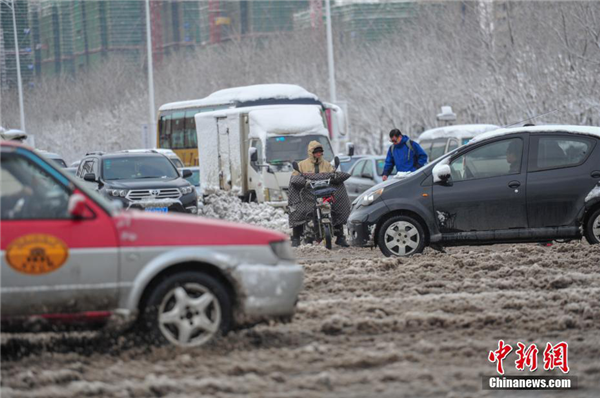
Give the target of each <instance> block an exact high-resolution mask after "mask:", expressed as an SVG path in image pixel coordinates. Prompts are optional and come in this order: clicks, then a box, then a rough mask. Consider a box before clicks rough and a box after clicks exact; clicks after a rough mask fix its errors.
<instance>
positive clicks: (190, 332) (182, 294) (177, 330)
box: [146, 272, 231, 347]
mask: <svg viewBox="0 0 600 398" xmlns="http://www.w3.org/2000/svg"><path fill="white" fill-rule="evenodd" d="M148 304H149V305H148V309H149V311H146V313H147V314H149V315H150V319H148V321H149V322H147V323H150V324H151V328H152V329H153V330H154V332H155V334H156V335H157V336H156V337H158V339H159V341H165V340H166V341H167V342H169V343H171V344H174V345H177V346H181V347H195V346H200V345H202V344H205V343H207V342H209V341H210V340H212V339H213V338H214V337H215V336H217V335H219V334H225V333H226V332H227V331H228V330H229V325H230V323H231V304H230V299H229V296H228V294H227V291H226V290H225V289H224V288H223V286H222V285H221V283H219V282H218V281H217V280H215V279H214V278H212V277H210V276H208V275H204V274H201V273H193V272H186V273H180V274H175V275H173V276H171V277H169V278H167V279H166V280H165V281H163V282H162V283H160V284H159V285H158V286H157V288H156V289H155V291H154V293H153V294H151V297H150V299H149V303H148Z"/></svg>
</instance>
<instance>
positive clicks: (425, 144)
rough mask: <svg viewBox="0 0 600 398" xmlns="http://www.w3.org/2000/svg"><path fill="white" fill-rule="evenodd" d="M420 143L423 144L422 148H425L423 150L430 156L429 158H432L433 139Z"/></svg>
mask: <svg viewBox="0 0 600 398" xmlns="http://www.w3.org/2000/svg"><path fill="white" fill-rule="evenodd" d="M419 145H421V148H423V150H424V151H425V153H426V154H427V157H428V158H430V159H429V160H431V141H428V140H425V141H421V142H419Z"/></svg>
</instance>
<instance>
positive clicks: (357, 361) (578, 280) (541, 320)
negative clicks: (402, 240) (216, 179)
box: [1, 243, 600, 398]
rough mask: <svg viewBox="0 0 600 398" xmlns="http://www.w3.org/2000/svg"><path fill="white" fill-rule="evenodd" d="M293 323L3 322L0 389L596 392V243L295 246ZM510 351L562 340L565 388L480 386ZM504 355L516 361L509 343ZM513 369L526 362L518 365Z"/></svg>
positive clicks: (52, 393)
mask: <svg viewBox="0 0 600 398" xmlns="http://www.w3.org/2000/svg"><path fill="white" fill-rule="evenodd" d="M297 255H298V257H299V259H300V262H301V263H302V264H303V265H304V267H305V288H304V291H303V293H302V294H301V298H300V299H301V301H300V303H299V306H298V312H297V314H296V316H295V318H294V321H293V322H292V323H290V324H273V325H261V326H257V327H255V328H253V329H249V330H244V331H239V332H235V333H231V334H229V335H228V336H227V337H226V338H223V339H219V340H218V341H216V342H215V343H214V344H212V345H211V346H210V347H206V348H196V349H186V350H183V349H175V348H172V347H162V348H148V347H146V346H144V345H139V344H137V345H135V344H132V343H131V339H127V338H125V337H118V338H116V339H111V338H108V337H107V336H106V335H103V334H100V333H92V332H90V333H78V334H70V335H62V334H49V333H46V334H37V335H35V334H30V335H17V334H3V335H2V339H1V343H2V347H1V348H2V382H1V383H2V389H1V396H2V397H3V398H9V397H89V396H97V397H201V396H206V397H209V396H210V397H233V396H244V397H246V396H251V397H303V398H304V397H323V396H326V397H417V396H419V397H428V396H442V397H469V396H493V397H496V396H503V397H504V396H507V397H508V396H510V397H513V396H524V397H531V396H535V397H538V396H559V395H560V396H565V395H566V396H577V397H598V396H600V273H599V269H600V246H589V245H587V244H583V243H569V244H555V245H554V246H553V247H549V248H547V247H541V246H537V245H514V246H513V245H504V246H495V247H478V248H473V247H466V248H464V247H463V248H453V249H449V250H448V253H447V254H442V253H438V252H434V251H430V250H427V251H426V252H425V253H424V254H423V255H418V256H415V257H412V258H409V259H387V258H384V257H382V255H381V253H380V252H379V251H378V250H373V251H371V250H368V249H346V250H339V249H336V250H334V251H333V252H328V251H327V250H325V249H324V248H323V247H307V246H306V247H301V248H300V249H298V250H297ZM499 339H504V340H505V341H506V342H507V343H509V344H511V345H512V346H513V347H514V350H516V343H517V342H519V341H520V342H524V343H526V344H527V345H529V344H531V343H536V344H537V346H538V348H539V349H540V353H539V354H538V367H539V368H538V370H537V371H536V372H535V373H534V374H535V375H553V374H554V375H562V373H561V372H560V371H559V370H554V371H551V372H548V371H544V370H543V356H542V351H543V349H544V347H545V345H546V342H551V343H553V344H556V343H558V342H560V341H566V342H568V344H569V352H568V361H569V366H570V372H569V375H570V376H577V377H578V379H579V389H578V390H576V391H571V392H570V393H568V394H565V393H564V392H555V393H549V392H540V391H537V392H531V391H530V392H526V393H523V392H521V393H519V392H516V391H504V392H498V391H483V390H482V389H481V384H482V381H481V376H482V375H494V374H495V369H496V368H495V364H493V363H491V362H489V361H488V360H487V356H488V352H489V351H490V350H495V349H496V348H497V345H498V340H499ZM514 350H513V352H512V353H510V354H509V356H508V358H507V359H506V360H505V361H504V367H505V369H506V372H507V374H519V372H518V371H517V370H516V369H515V364H514V361H515V359H516V355H515V351H514ZM520 374H523V373H520Z"/></svg>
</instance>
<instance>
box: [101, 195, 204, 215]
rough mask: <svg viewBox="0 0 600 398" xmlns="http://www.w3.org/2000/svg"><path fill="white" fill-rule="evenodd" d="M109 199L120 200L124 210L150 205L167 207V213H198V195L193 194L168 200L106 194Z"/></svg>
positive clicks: (143, 208)
mask: <svg viewBox="0 0 600 398" xmlns="http://www.w3.org/2000/svg"><path fill="white" fill-rule="evenodd" d="M107 197H108V198H109V199H111V200H120V201H121V202H122V203H123V208H124V209H125V210H130V209H136V210H145V209H146V208H152V207H167V208H168V209H169V211H168V212H169V213H190V214H197V213H198V197H197V195H196V194H195V192H194V193H193V194H187V195H184V196H182V197H180V198H179V199H170V200H165V199H162V200H151V199H150V200H145V199H142V200H129V199H126V198H121V197H114V196H107Z"/></svg>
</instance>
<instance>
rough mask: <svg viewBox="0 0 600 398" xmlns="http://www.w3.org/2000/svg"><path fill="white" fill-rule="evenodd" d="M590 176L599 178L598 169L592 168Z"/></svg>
mask: <svg viewBox="0 0 600 398" xmlns="http://www.w3.org/2000/svg"><path fill="white" fill-rule="evenodd" d="M591 176H592V178H600V171H598V170H594V171H592V174H591Z"/></svg>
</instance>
